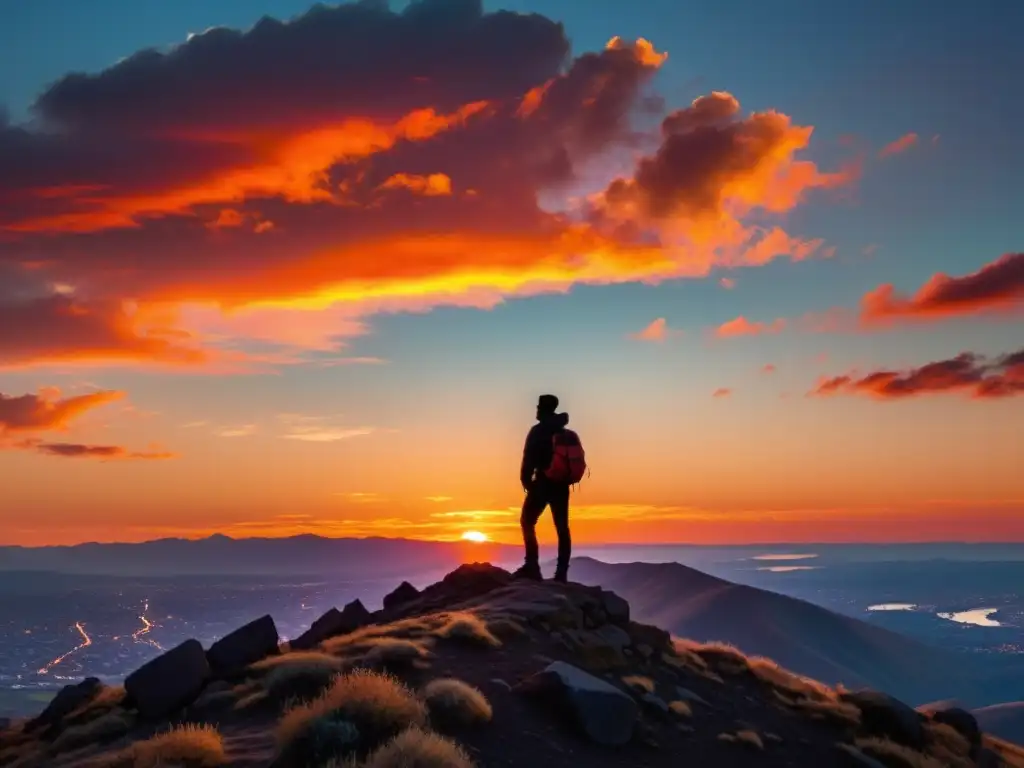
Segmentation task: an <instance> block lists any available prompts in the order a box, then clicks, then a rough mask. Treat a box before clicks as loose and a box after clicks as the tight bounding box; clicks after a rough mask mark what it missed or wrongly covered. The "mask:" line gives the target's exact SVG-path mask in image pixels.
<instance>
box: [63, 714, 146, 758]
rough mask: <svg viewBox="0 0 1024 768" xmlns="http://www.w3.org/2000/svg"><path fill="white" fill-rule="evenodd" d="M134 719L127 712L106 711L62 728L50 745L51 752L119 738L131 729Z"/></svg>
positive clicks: (67, 750)
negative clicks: (64, 728) (93, 717)
mask: <svg viewBox="0 0 1024 768" xmlns="http://www.w3.org/2000/svg"><path fill="white" fill-rule="evenodd" d="M133 724H134V720H133V718H132V717H131V715H129V714H128V713H127V712H108V713H107V714H105V715H101V716H100V717H97V718H96V719H95V720H90V721H89V722H87V723H83V724H82V725H73V726H71V727H70V728H68V729H66V730H64V731H63V732H62V733H61V734H60V735H59V736H58V737H57V738H56V739H54V740H53V743H52V744H51V745H50V751H51V752H52V753H53V754H59V753H61V752H70V751H71V750H74V749H79V748H80V747H85V746H89V745H92V744H102V743H103V742H106V741H111V740H113V739H117V738H120V737H121V736H124V735H125V734H126V733H128V731H129V730H131V727H132V725H133Z"/></svg>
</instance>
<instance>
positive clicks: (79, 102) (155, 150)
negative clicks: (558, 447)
mask: <svg viewBox="0 0 1024 768" xmlns="http://www.w3.org/2000/svg"><path fill="white" fill-rule="evenodd" d="M510 11H511V13H509V12H510ZM524 14H531V15H524ZM536 14H543V15H536ZM264 16H266V17H269V18H262V17H264ZM1022 24H1024V5H1018V4H1013V3H1009V2H1002V1H1000V0H981V1H980V2H975V3H970V4H957V3H936V4H931V5H929V8H928V12H927V14H925V13H922V12H921V10H920V5H919V4H913V3H901V4H893V3H889V2H883V1H882V0H864V1H863V2H858V3H845V4H841V3H823V2H818V1H817V0H778V2H772V3H757V2H739V1H738V0H722V1H720V2H702V3H680V2H678V1H677V0H645V2H633V3H627V2H621V1H616V2H612V0H571V1H570V0H548V1H547V2H543V3H541V2H540V1H539V0H532V2H527V1H526V0H503V2H502V3H501V4H500V5H498V4H495V3H485V4H484V5H483V7H482V8H481V5H480V3H479V2H478V1H477V0H420V2H416V3H413V4H412V5H408V7H407V4H405V3H392V5H391V9H390V10H388V8H387V5H386V4H385V3H383V2H364V3H358V4H352V5H341V6H333V5H331V6H328V5H320V6H316V7H314V8H313V9H309V8H308V6H307V4H306V3H305V2H302V1H300V0H244V1H243V0H221V2H217V3H209V2H200V0H178V1H177V2H175V3H160V4H156V3H149V4H145V7H143V4H139V3H134V2H128V1H127V0H91V2H89V3H72V2H67V0H33V2H31V3H29V2H26V3H11V4H8V6H7V7H5V8H4V10H3V13H2V16H0V393H2V394H0V544H3V543H8V544H9V543H16V544H31V545H38V544H54V543H59V544H65V543H76V542H80V541H90V540H98V541H112V540H121V541H138V540H144V539H151V538H158V537H163V536H186V537H198V536H203V535H207V534H209V533H213V532H223V533H226V534H228V535H231V536H251V535H260V536H262V535H288V534H293V533H303V532H312V533H320V534H324V535H330V536H366V535H385V536H407V537H421V538H452V539H454V538H459V537H460V536H462V535H463V534H464V533H465V532H467V531H479V532H483V533H485V534H487V535H488V536H490V537H491V538H492V539H495V540H499V541H509V542H515V541H518V540H519V529H518V509H519V505H520V504H521V501H522V489H521V488H520V487H519V483H518V470H519V459H520V455H521V451H522V447H523V439H524V437H525V434H526V430H527V429H528V428H529V427H530V425H531V423H532V418H533V409H534V404H535V402H536V398H537V395H539V394H541V393H543V392H553V393H555V394H556V395H558V396H559V397H560V398H561V400H562V405H563V408H564V410H566V411H568V412H569V414H570V416H571V420H570V424H569V426H570V427H572V428H575V429H576V430H578V432H579V434H580V435H581V437H582V439H583V443H584V446H585V448H586V450H587V456H588V460H589V463H590V466H591V476H590V477H589V478H588V479H586V480H585V481H584V482H583V484H582V485H581V487H580V488H579V489H578V490H577V491H576V492H574V495H573V502H572V503H573V517H572V521H573V531H574V535H575V538H576V540H577V541H578V542H610V541H621V542H693V543H712V542H714V543H742V542H770V541H785V542H797V541H851V540H852V541H923V540H1018V541H1024V472H1022V471H1021V467H1022V466H1024V441H1022V438H1021V435H1022V434H1024V253H1022V251H1024V229H1022V225H1021V218H1022V213H1024V186H1022V185H1021V181H1020V180H1021V175H1022V171H1024V160H1022V158H1024V132H1022V131H1021V129H1020V126H1021V125H1024V84H1022V82H1021V80H1020V75H1019V73H1020V72H1021V71H1024V54H1022V52H1021V47H1020V44H1019V34H1020V32H1019V30H1020V29H1021V25H1022ZM539 532H540V534H541V537H542V540H545V539H546V540H548V541H550V540H551V537H552V536H553V530H552V526H551V523H550V522H549V518H545V519H544V520H543V521H542V523H541V526H540V531H539Z"/></svg>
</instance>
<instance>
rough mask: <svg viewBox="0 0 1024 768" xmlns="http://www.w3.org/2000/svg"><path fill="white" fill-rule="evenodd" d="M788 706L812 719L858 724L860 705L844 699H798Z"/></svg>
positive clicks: (842, 723)
mask: <svg viewBox="0 0 1024 768" xmlns="http://www.w3.org/2000/svg"><path fill="white" fill-rule="evenodd" d="M790 706H791V707H792V708H793V709H796V710H798V711H800V712H804V713H805V714H807V715H809V716H810V718H811V719H812V720H831V721H833V722H836V723H839V724H841V725H852V726H858V725H860V718H861V711H860V707H858V706H856V705H854V704H849V703H847V702H845V701H839V700H834V701H829V700H824V701H814V700H813V699H800V700H797V701H793V702H791V703H790Z"/></svg>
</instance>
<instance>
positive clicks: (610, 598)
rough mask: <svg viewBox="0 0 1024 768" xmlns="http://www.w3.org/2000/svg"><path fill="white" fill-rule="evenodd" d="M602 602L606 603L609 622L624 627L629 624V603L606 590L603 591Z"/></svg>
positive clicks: (605, 607)
mask: <svg viewBox="0 0 1024 768" xmlns="http://www.w3.org/2000/svg"><path fill="white" fill-rule="evenodd" d="M601 601H602V602H603V603H604V610H605V613H606V614H607V615H608V621H610V622H612V623H613V624H618V625H619V626H623V627H624V626H626V625H627V624H629V603H627V602H626V601H625V600H623V599H622V598H621V597H619V596H618V595H616V594H615V593H614V592H607V591H605V590H601Z"/></svg>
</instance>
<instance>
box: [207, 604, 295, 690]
mask: <svg viewBox="0 0 1024 768" xmlns="http://www.w3.org/2000/svg"><path fill="white" fill-rule="evenodd" d="M280 642H281V638H280V637H279V636H278V634H277V626H276V625H275V624H274V619H273V618H272V617H271V616H270V614H267V615H266V616H260V618H258V619H256V620H254V621H250V622H249V623H248V624H246V625H245V626H242V627H239V628H238V629H236V630H235V631H234V632H230V633H228V634H227V635H224V637H222V638H221V639H220V640H218V641H217V642H215V643H214V644H213V645H211V646H210V650H208V651H207V652H206V658H207V659H208V660H209V662H210V669H211V670H212V671H213V673H214V674H215V675H221V676H228V675H233V674H235V673H237V672H240V671H242V670H243V669H245V668H246V667H248V666H249V665H250V664H254V663H255V662H257V661H259V660H260V659H265V658H266V657H267V656H273V655H275V654H277V653H279V651H278V645H279V644H280Z"/></svg>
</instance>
